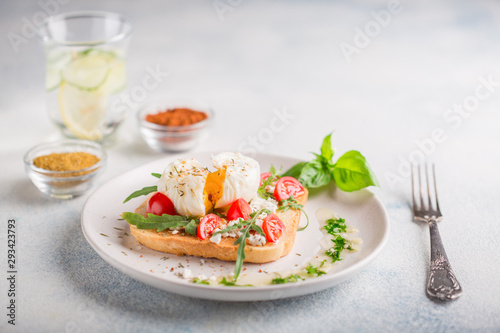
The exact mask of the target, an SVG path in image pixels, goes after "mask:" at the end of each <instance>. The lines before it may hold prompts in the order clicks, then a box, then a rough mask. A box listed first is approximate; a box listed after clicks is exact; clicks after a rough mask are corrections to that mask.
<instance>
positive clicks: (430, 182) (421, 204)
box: [411, 165, 462, 301]
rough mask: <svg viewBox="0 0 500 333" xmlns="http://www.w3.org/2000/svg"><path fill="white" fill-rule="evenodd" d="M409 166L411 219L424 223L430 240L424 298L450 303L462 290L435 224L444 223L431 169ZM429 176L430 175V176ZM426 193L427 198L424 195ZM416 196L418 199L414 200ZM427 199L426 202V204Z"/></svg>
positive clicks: (432, 167) (433, 172)
mask: <svg viewBox="0 0 500 333" xmlns="http://www.w3.org/2000/svg"><path fill="white" fill-rule="evenodd" d="M423 169H424V170H421V167H420V165H418V166H412V170H411V171H412V172H411V173H412V174H411V184H412V192H413V218H414V220H415V221H422V222H427V224H428V225H429V231H430V236H431V264H430V272H429V279H428V281H427V294H428V295H429V296H431V297H435V298H437V299H439V300H442V301H445V300H452V299H455V298H458V297H460V295H462V287H461V286H460V283H459V282H458V280H457V278H456V277H455V273H454V272H453V269H452V268H451V265H450V263H449V261H448V257H447V256H446V252H445V250H444V246H443V242H442V241H441V236H440V235H439V230H438V226H437V222H438V221H441V220H442V219H443V215H442V214H441V210H440V209H439V201H438V195H437V186H436V172H435V169H434V165H432V166H431V167H429V166H428V165H424V168H423ZM429 173H431V175H430V176H429ZM426 190H427V194H426V193H425V192H426ZM417 195H419V196H420V198H419V200H417ZM426 199H427V200H426Z"/></svg>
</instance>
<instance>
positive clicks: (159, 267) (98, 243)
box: [82, 153, 389, 301]
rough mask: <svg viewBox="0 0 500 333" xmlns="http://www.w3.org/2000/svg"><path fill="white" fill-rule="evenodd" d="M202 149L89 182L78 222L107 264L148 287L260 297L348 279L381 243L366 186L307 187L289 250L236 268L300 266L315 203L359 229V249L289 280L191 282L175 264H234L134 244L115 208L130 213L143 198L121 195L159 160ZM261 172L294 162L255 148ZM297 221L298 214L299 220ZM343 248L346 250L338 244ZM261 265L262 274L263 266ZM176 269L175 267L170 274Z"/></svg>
mask: <svg viewBox="0 0 500 333" xmlns="http://www.w3.org/2000/svg"><path fill="white" fill-rule="evenodd" d="M210 156H211V154H209V153H200V154H192V155H188V154H184V155H183V156H181V155H177V156H172V157H168V158H165V159H161V160H158V161H155V162H152V163H149V164H146V165H144V166H141V167H139V168H136V169H133V170H131V171H128V172H126V173H124V174H122V175H120V176H118V177H116V178H114V179H112V180H110V181H109V182H107V183H105V184H104V185H102V186H101V187H100V188H99V189H97V190H96V191H95V192H94V193H93V194H92V195H91V196H90V197H89V199H88V201H87V202H86V204H85V206H84V208H83V212H82V229H83V233H84V235H85V238H86V239H87V241H88V242H89V243H90V245H91V246H92V247H93V248H94V249H95V251H96V252H97V253H98V254H99V255H100V256H101V257H102V258H103V259H104V260H105V261H106V262H108V263H109V264H110V265H112V266H113V267H115V268H117V269H118V270H120V271H121V272H123V273H125V274H127V275H129V276H130V277H132V278H134V279H136V280H138V281H142V282H144V283H147V284H149V285H152V286H154V287H157V288H160V289H163V290H166V291H169V292H173V293H177V294H181V295H185V296H190V297H198V298H206V299H214V300H222V301H263V300H272V299H279V298H286V297H292V296H299V295H305V294H309V293H313V292H316V291H319V290H322V289H325V288H329V287H332V286H334V285H336V284H338V283H340V282H341V281H344V280H346V279H348V278H349V277H351V276H353V275H354V274H355V273H357V272H358V271H360V270H361V269H362V268H363V267H365V266H366V265H367V264H368V263H370V262H371V261H372V260H373V259H375V257H377V255H378V254H379V253H380V251H381V250H382V248H383V246H384V245H385V243H386V241H387V239H388V236H389V223H388V218H387V213H386V211H385V208H384V206H383V205H382V203H381V202H380V201H379V200H378V199H377V198H376V197H375V196H374V195H373V194H372V193H371V192H369V191H358V192H355V193H344V192H341V191H339V190H337V189H336V188H335V187H334V186H332V187H331V189H328V190H323V191H321V192H318V193H314V192H311V193H310V197H309V200H308V202H307V203H306V205H305V211H306V212H307V213H308V215H309V217H310V220H311V221H310V225H309V227H308V228H307V229H306V230H304V231H302V232H297V237H296V239H295V245H294V248H293V250H292V252H291V253H290V254H289V255H288V256H286V257H284V258H281V259H280V260H278V261H276V262H272V263H267V264H249V263H245V264H244V271H243V272H242V274H243V275H244V274H248V276H258V274H274V272H286V271H289V270H291V269H294V268H297V267H302V266H305V265H307V263H308V262H309V261H310V260H311V259H313V258H314V257H315V256H316V255H317V254H318V253H319V252H320V250H321V248H320V245H319V241H320V240H321V239H322V238H323V234H322V232H321V231H320V227H319V222H318V221H317V219H316V217H315V212H316V211H317V210H318V209H321V208H330V209H333V210H334V211H335V212H336V213H337V214H338V215H339V216H341V217H343V218H345V220H346V224H347V225H348V226H352V227H356V228H357V229H359V232H358V234H357V236H358V237H360V238H361V239H362V240H363V243H362V246H361V250H360V251H359V252H352V253H349V252H348V253H345V255H344V256H343V257H344V259H343V260H342V261H340V262H338V263H336V264H335V265H334V267H333V269H331V270H330V271H329V272H328V273H327V274H325V275H322V276H320V277H317V278H310V279H307V280H305V281H301V282H297V283H287V284H280V285H264V286H257V287H227V286H223V285H216V286H211V285H210V286H207V285H201V284H194V283H191V282H189V280H187V279H183V278H180V277H179V276H178V273H179V272H181V271H182V268H181V266H184V267H185V268H188V269H189V270H190V271H191V272H192V274H193V275H194V276H198V275H205V276H207V277H208V278H209V277H211V276H221V275H228V274H230V273H231V272H233V271H234V263H232V262H224V261H220V260H216V259H204V260H202V259H201V258H198V257H191V256H183V257H178V256H176V255H172V254H167V253H162V252H156V251H153V250H150V249H148V248H146V247H145V246H140V245H139V244H138V243H137V241H136V240H135V239H134V237H133V236H128V235H130V231H129V227H128V223H127V222H126V221H122V220H119V217H120V215H121V213H122V212H125V211H131V212H133V211H134V210H135V208H136V207H137V206H139V205H140V204H141V203H142V202H143V200H144V199H145V197H141V198H136V199H133V200H131V201H129V202H127V203H126V204H123V203H122V202H123V200H124V199H125V198H126V197H127V196H128V195H129V194H130V193H132V192H133V191H135V190H137V189H140V188H142V187H145V186H151V185H155V184H156V182H157V179H156V178H154V177H153V176H151V173H152V172H157V173H161V172H163V169H164V168H165V166H166V165H167V164H168V163H169V162H171V161H172V160H174V159H175V158H179V157H194V158H196V159H197V160H198V161H200V163H201V164H202V165H206V166H209V167H210V166H211V163H210ZM255 159H256V160H257V161H259V163H260V166H261V171H267V170H269V167H270V165H271V164H272V165H274V166H276V167H279V166H283V168H284V170H285V169H287V168H288V167H290V166H292V165H293V164H295V163H297V162H298V161H297V160H295V159H293V158H287V157H281V156H273V155H265V154H259V155H257V156H255ZM304 224H305V218H304V217H302V220H301V225H304ZM345 252H347V251H345ZM266 272H267V273H266ZM176 273H177V274H176Z"/></svg>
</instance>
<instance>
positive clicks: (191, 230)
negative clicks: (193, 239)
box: [184, 220, 199, 235]
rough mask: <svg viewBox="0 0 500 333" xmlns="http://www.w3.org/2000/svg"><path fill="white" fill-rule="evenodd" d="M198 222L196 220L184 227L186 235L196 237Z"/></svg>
mask: <svg viewBox="0 0 500 333" xmlns="http://www.w3.org/2000/svg"><path fill="white" fill-rule="evenodd" d="M198 224H199V223H198V222H196V220H191V222H189V223H188V224H186V226H185V227H184V231H186V234H190V235H196V233H197V231H198Z"/></svg>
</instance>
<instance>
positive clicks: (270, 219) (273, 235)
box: [262, 214, 285, 243]
mask: <svg viewBox="0 0 500 333" xmlns="http://www.w3.org/2000/svg"><path fill="white" fill-rule="evenodd" d="M262 230H263V231H264V234H265V235H266V239H267V241H268V242H269V243H275V242H276V241H277V240H278V239H279V238H280V237H281V235H282V234H283V231H285V224H284V223H283V222H282V221H281V219H280V218H279V217H278V215H276V214H269V215H267V216H266V218H265V219H264V222H262Z"/></svg>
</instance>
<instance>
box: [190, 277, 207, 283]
mask: <svg viewBox="0 0 500 333" xmlns="http://www.w3.org/2000/svg"><path fill="white" fill-rule="evenodd" d="M190 282H192V283H196V284H210V282H208V281H207V280H202V279H200V278H199V277H195V278H194V279H192V280H191V281H190Z"/></svg>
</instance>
